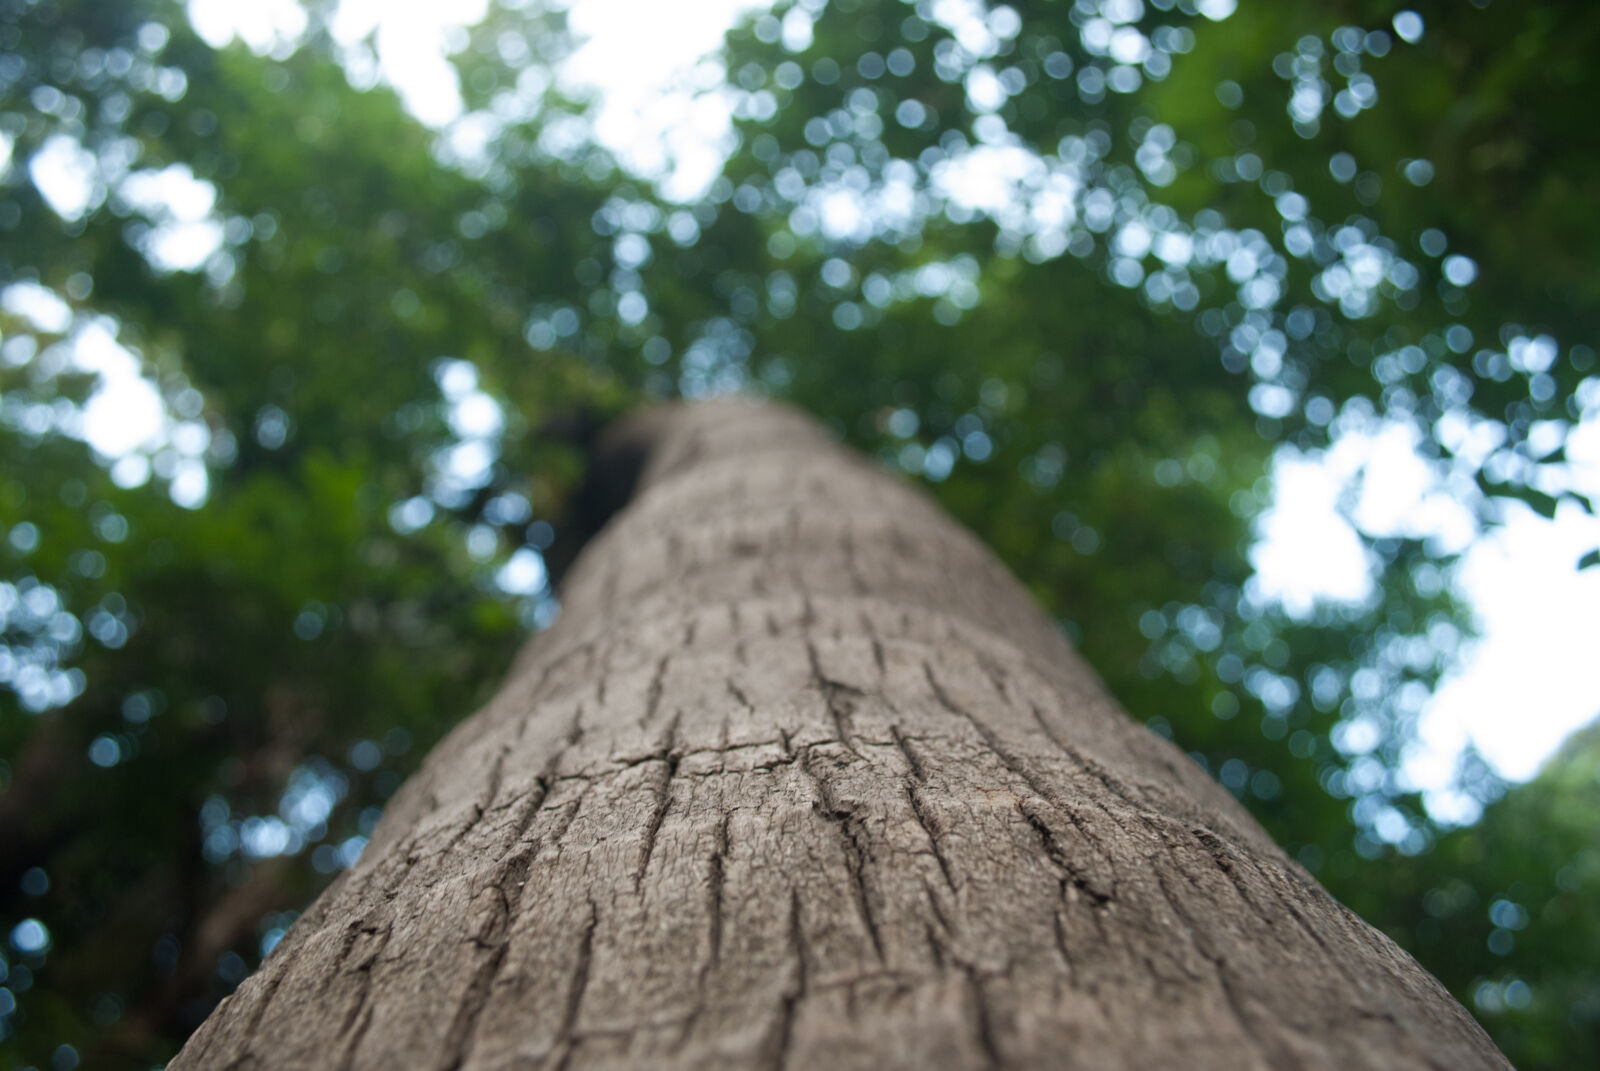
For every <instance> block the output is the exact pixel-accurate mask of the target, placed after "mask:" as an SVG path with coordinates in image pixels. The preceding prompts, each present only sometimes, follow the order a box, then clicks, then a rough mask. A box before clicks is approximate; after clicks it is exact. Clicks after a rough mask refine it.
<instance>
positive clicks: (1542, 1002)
mask: <svg viewBox="0 0 1600 1071" xmlns="http://www.w3.org/2000/svg"><path fill="white" fill-rule="evenodd" d="M1597 814H1600V727H1597V726H1590V727H1589V728H1588V729H1585V730H1582V731H1580V732H1578V733H1575V734H1574V735H1573V736H1572V737H1571V738H1570V739H1568V741H1567V742H1566V744H1565V745H1564V746H1563V747H1562V749H1561V751H1560V752H1559V753H1558V754H1557V755H1556V756H1555V757H1554V758H1552V759H1551V760H1550V762H1549V763H1548V764H1547V765H1546V766H1545V769H1544V770H1543V771H1542V772H1541V773H1540V774H1539V776H1538V777H1537V778H1535V779H1534V780H1533V781H1530V782H1529V783H1528V784H1526V785H1523V786H1521V787H1519V788H1517V789H1516V790H1515V791H1513V792H1510V793H1508V794H1507V795H1506V796H1505V797H1504V798H1502V799H1501V800H1499V801H1498V802H1496V803H1493V804H1491V805H1490V806H1489V807H1488V808H1487V809H1486V810H1485V811H1484V814H1483V818H1482V819H1481V820H1480V821H1479V822H1478V823H1477V824H1476V825H1473V826H1469V827H1467V828H1463V829H1456V830H1452V831H1450V832H1448V833H1446V834H1444V835H1443V836H1442V837H1440V838H1439V841H1438V843H1437V844H1436V845H1435V847H1434V850H1433V852H1432V853H1431V854H1429V855H1425V856H1419V857H1416V858H1412V859H1395V860H1392V861H1390V862H1389V863H1388V864H1387V865H1386V866H1385V867H1384V870H1383V874H1382V878H1381V880H1374V881H1371V882H1369V883H1368V884H1367V885H1365V886H1364V887H1362V888H1360V889H1358V890H1354V891H1352V893H1351V894H1349V900H1348V902H1349V903H1350V905H1351V906H1352V907H1354V908H1357V909H1358V910H1360V911H1361V912H1362V913H1364V914H1366V915H1367V916H1368V917H1369V918H1379V919H1382V920H1384V924H1385V926H1386V927H1387V929H1388V930H1389V932H1390V934H1391V935H1392V936H1393V937H1395V939H1396V940H1398V941H1400V942H1401V943H1402V944H1404V945H1405V946H1406V947H1408V948H1411V949H1414V950H1415V952H1416V954H1417V956H1418V957H1419V958H1420V959H1421V960H1422V961H1423V962H1424V963H1426V964H1427V965H1428V967H1429V969H1430V970H1432V971H1433V972H1434V974H1435V975H1437V976H1438V977H1439V978H1440V979H1441V980H1442V981H1443V982H1445V984H1447V985H1448V986H1449V987H1450V988H1451V990H1452V991H1453V992H1454V993H1455V995H1456V996H1457V997H1458V998H1459V999H1460V1000H1461V1002H1462V1003H1463V1004H1465V1005H1466V1006H1467V1007H1469V1008H1472V1009H1473V1010H1474V1011H1475V1012H1476V1013H1477V1014H1478V1016H1479V1017H1480V1018H1481V1019H1483V1021H1484V1023H1485V1024H1486V1025H1487V1026H1488V1027H1489V1028H1490V1030H1491V1032H1492V1033H1493V1034H1494V1036H1495V1039H1496V1040H1497V1041H1498V1042H1499V1043H1500V1046H1501V1047H1502V1048H1503V1049H1504V1050H1505V1051H1506V1052H1507V1053H1509V1054H1512V1055H1513V1056H1514V1057H1515V1058H1516V1060H1517V1065H1518V1066H1519V1067H1524V1068H1531V1067H1549V1068H1557V1067H1594V1066H1596V1065H1597V1064H1600V1034H1597V1033H1596V1031H1595V1028H1594V1024H1595V1022H1596V1020H1597V1019H1600V958H1597V957H1596V956H1595V949H1596V948H1600V919H1597V918H1596V915H1595V909H1594V905H1595V904H1596V903H1600V838H1597V837H1596V835H1595V816H1596V815H1597Z"/></svg>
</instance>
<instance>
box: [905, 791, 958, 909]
mask: <svg viewBox="0 0 1600 1071" xmlns="http://www.w3.org/2000/svg"><path fill="white" fill-rule="evenodd" d="M919 796H920V794H919V793H918V792H917V789H916V786H915V785H907V786H906V799H907V800H909V801H910V803H911V813H912V814H913V815H915V816H916V819H917V825H919V826H921V827H922V832H923V833H925V834H927V836H928V847H929V848H931V849H933V858H934V861H935V862H937V863H938V864H939V873H941V874H943V875H944V883H945V884H946V885H948V886H950V891H951V892H955V891H956V879H955V877H954V876H953V875H952V874H951V872H950V861H949V860H948V859H946V858H945V857H944V851H943V849H941V848H940V847H939V838H938V836H936V835H935V825H934V823H932V822H931V821H929V818H928V815H927V814H925V813H924V812H923V809H922V801H921V799H920V798H919Z"/></svg>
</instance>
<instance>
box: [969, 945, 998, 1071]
mask: <svg viewBox="0 0 1600 1071" xmlns="http://www.w3.org/2000/svg"><path fill="white" fill-rule="evenodd" d="M961 970H962V973H963V974H965V975H966V978H967V987H968V990H969V992H971V994H972V1012H973V1017H974V1019H975V1020H976V1022H975V1023H974V1024H973V1025H974V1031H973V1032H974V1034H975V1036H976V1039H977V1042H978V1049H979V1051H980V1052H982V1053H983V1057H984V1060H985V1062H987V1063H988V1065H989V1066H990V1067H1004V1066H1005V1058H1004V1057H1003V1056H1001V1055H1000V1046H999V1044H998V1043H997V1040H996V1037H995V1030H994V1017H993V1013H992V1012H991V1011H990V1010H989V999H988V997H987V996H986V995H985V994H984V992H983V979H982V978H981V977H980V976H979V975H978V969H977V968H976V967H973V966H970V965H968V964H965V963H963V964H961Z"/></svg>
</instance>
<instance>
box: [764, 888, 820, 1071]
mask: <svg viewBox="0 0 1600 1071" xmlns="http://www.w3.org/2000/svg"><path fill="white" fill-rule="evenodd" d="M789 947H790V948H791V949H792V950H793V951H794V962H795V970H794V986H793V988H792V989H789V990H788V991H786V992H785V993H784V994H783V1002H782V1004H781V1006H780V1007H779V1010H778V1024H777V1025H778V1029H777V1031H776V1033H775V1035H774V1038H773V1040H774V1041H775V1042H776V1044H775V1045H773V1046H772V1051H771V1052H769V1053H768V1054H766V1061H765V1062H766V1063H767V1064H768V1066H770V1067H772V1068H774V1069H776V1071H782V1068H783V1067H784V1066H785V1065H786V1064H787V1063H788V1062H789V1059H790V1057H791V1056H793V1055H794V1052H793V1049H794V1017H795V1009H796V1008H797V1007H798V1006H799V1004H800V1002H801V1001H803V1000H805V998H806V992H807V987H806V983H807V979H808V977H809V974H810V971H809V969H808V967H807V966H806V936H805V931H804V930H803V929H802V928H801V926H800V890H799V889H790V890H789Z"/></svg>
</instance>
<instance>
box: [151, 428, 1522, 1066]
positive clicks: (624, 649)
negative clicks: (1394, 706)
mask: <svg viewBox="0 0 1600 1071" xmlns="http://www.w3.org/2000/svg"><path fill="white" fill-rule="evenodd" d="M652 419H653V420H654V422H655V423H654V424H653V425H652V426H651V427H650V431H651V440H650V441H651V442H652V444H653V447H652V449H651V452H650V454H649V460H648V463H647V465H646V468H645V471H644V474H643V476H642V478H641V483H640V487H639V490H638V491H637V493H636V495H635V496H634V499H633V501H632V503H631V504H630V505H629V506H628V507H627V508H626V509H625V510H624V511H623V512H622V513H621V514H620V515H619V516H617V517H616V518H615V519H614V521H613V522H612V523H611V524H610V525H609V526H608V527H607V528H606V529H605V530H604V531H603V532H602V533H601V535H600V536H599V537H597V539H596V540H595V541H594V543H593V544H592V545H591V546H590V547H589V548H587V550H586V551H585V552H584V554H583V555H582V556H581V558H580V560H579V562H578V564H577V565H576V566H575V568H574V571H573V573H572V575H571V577H570V579H569V582H568V584H567V585H566V588H565V591H564V610H563V613H562V616H561V619H560V620H559V622H558V623H557V624H556V626H555V627H554V628H552V629H551V630H550V631H548V632H546V633H544V634H542V635H540V636H538V637H537V638H535V639H534V640H533V641H532V642H531V643H530V644H529V646H528V648H527V649H526V651H525V652H524V653H523V655H522V657H521V658H520V659H519V660H518V662H517V665H516V666H515V668H514V670H513V672H512V673H511V675H510V678H509V680H508V681H507V683H506V685H505V687H504V688H503V690H502V691H501V692H500V693H499V695H498V696H496V698H495V699H494V700H493V701H491V702H490V703H489V705H488V706H487V707H486V708H485V709H483V710H481V711H479V712H478V713H477V714H475V715H474V716H473V717H472V718H470V719H469V720H467V721H466V722H464V723H463V724H462V725H460V726H459V727H458V728H457V729H456V730H455V731H454V732H453V733H452V734H451V735H450V736H449V737H448V738H447V739H446V740H445V741H444V742H443V743H441V744H440V746H439V747H438V748H437V749H435V751H434V752H433V753H432V754H431V755H430V756H429V757H428V759H427V761H426V762H425V764H424V766H423V768H422V770H421V771H420V772H419V773H418V774H417V775H416V776H415V777H414V778H412V779H411V781H410V782H409V783H408V784H407V785H406V786H405V787H404V788H403V789H402V790H401V792H400V793H399V794H398V795H397V796H396V798H395V800H394V802H393V804H392V805H391V807H390V808H389V811H388V814H387V816H386V817H385V818H384V820H383V823H382V824H381V826H380V827H379V829H378V831H377V833H376V835H375V836H374V839H373V841H372V843H371V845H370V846H369V847H368V848H367V851H366V854H365V855H364V856H363V857H362V859H361V862H360V863H359V865H357V866H356V867H355V868H353V869H352V870H351V871H349V872H348V873H346V874H345V875H344V876H343V877H342V878H341V879H340V880H339V881H338V882H337V883H336V884H335V885H334V886H333V887H332V888H330V889H329V890H328V892H327V893H326V894H325V895H323V896H322V898H321V899H319V900H318V901H317V903H316V904H315V905H314V906H313V907H312V908H311V909H310V910H309V911H308V912H307V913H306V915H305V916H304V917H303V918H302V919H301V920H300V921H299V923H298V924H297V925H296V926H295V927H294V928H293V930H292V931H291V932H290V934H289V936H288V937H286V938H285V939H284V941H283V942H282V944H281V945H280V946H279V947H278V949H277V950H276V951H274V953H273V954H272V955H271V956H270V957H269V958H268V960H267V962H266V963H265V964H264V965H263V967H262V968H261V970H260V971H259V972H257V973H256V974H255V975H254V976H253V977H251V978H250V979H249V980H248V981H246V982H245V984H244V985H243V986H241V987H240V989H239V991H238V992H237V993H236V994H235V995H234V996H232V997H231V998H229V999H228V1000H227V1001H226V1002H225V1003H224V1004H223V1005H222V1006H221V1007H219V1008H218V1009H217V1011H216V1013H215V1014H214V1015H212V1016H211V1018H210V1019H209V1020H207V1022H206V1023H205V1025H204V1026H202V1027H201V1029H200V1030H199V1031H198V1032H197V1033H196V1035H195V1036H194V1037H193V1038H192V1039H191V1040H190V1042H189V1044H188V1045H187V1046H186V1047H185V1049H184V1050H183V1053H182V1054H181V1055H180V1056H179V1057H178V1059H177V1060H176V1061H175V1062H174V1063H173V1064H172V1065H171V1066H172V1067H173V1068H174V1069H190V1068H211V1067H229V1066H241V1067H242V1066H248V1067H262V1068H268V1067H270V1068H302V1067H306V1068H310V1067H351V1068H398V1067H405V1068H438V1069H456V1068H473V1069H486V1068H590V1067H594V1068H599V1067H630V1066H648V1067H683V1068H689V1067H696V1068H699V1067H740V1068H744V1067H754V1068H784V1067H826V1068H829V1069H830V1071H835V1069H845V1068H856V1067H860V1068H887V1067H930V1068H967V1067H971V1068H988V1067H1071V1068H1121V1067H1127V1068H1149V1067H1168V1066H1185V1067H1190V1068H1230V1069H1232V1068H1262V1067H1305V1068H1336V1067H1337V1068H1349V1067H1373V1068H1419V1067H1437V1068H1478V1067H1504V1066H1506V1064H1505V1061H1504V1059H1503V1058H1502V1057H1501V1056H1500V1054H1499V1053H1498V1052H1496V1050H1495V1049H1494V1047H1493V1045H1492V1044H1491V1043H1490V1041H1489V1040H1488V1038H1487V1036H1485V1034H1484V1033H1483V1032H1482V1030H1480V1029H1479V1028H1478V1026H1477V1025H1476V1024H1475V1023H1474V1022H1473V1021H1472V1019H1471V1018H1470V1017H1469V1016H1468V1015H1467V1013H1466V1012H1465V1011H1464V1010H1463V1009H1462V1008H1461V1007H1460V1006H1459V1005H1457V1004H1456V1003H1455V1002H1454V1001H1453V1000H1452V999H1451V998H1450V997H1449V996H1448V994H1446V992H1445V991H1444V990H1443V989H1442V988H1441V987H1440V986H1439V984H1438V983H1437V982H1436V981H1434V979H1433V978H1431V977H1430V976H1429V975H1428V974H1427V973H1426V972H1424V971H1423V970H1422V969H1421V968H1419V967H1418V966H1417V965H1416V963H1414V962H1413V961H1412V960H1411V959H1410V958H1409V957H1407V956H1406V955H1405V954H1404V953H1403V952H1401V951H1400V950H1399V949H1398V948H1397V947H1396V946H1395V945H1394V944H1392V943H1391V942H1390V941H1389V940H1388V939H1386V938H1384V937H1383V936H1382V935H1380V934H1378V933H1377V932H1375V931H1374V930H1372V929H1371V928H1370V927H1368V926H1366V925H1365V924H1364V923H1362V922H1361V921H1360V920H1359V919H1357V918H1356V917H1355V916H1354V915H1352V914H1351V913H1350V912H1349V911H1347V910H1346V909H1344V908H1343V907H1341V906H1340V905H1339V904H1337V903H1335V902H1334V901H1333V900H1332V899H1330V898H1329V897H1328V895H1327V894H1326V893H1325V892H1323V890H1322V889H1321V888H1320V887H1319V886H1318V885H1317V884H1316V883H1315V882H1314V881H1313V880H1312V879H1311V877H1310V876H1309V875H1307V874H1306V873H1305V872H1304V871H1303V870H1302V869H1301V868H1300V867H1298V866H1297V865H1296V864H1295V863H1293V862H1292V861H1290V860H1289V859H1288V858H1287V857H1286V856H1285V855H1284V854H1283V853H1282V852H1281V851H1280V850H1279V849H1278V848H1277V847H1276V846H1275V845H1273V844H1272V842H1271V841H1270V840H1269V839H1268V838H1267V836H1266V835H1265V833H1264V832H1263V831H1262V830H1261V829H1260V827H1259V826H1257V825H1256V824H1255V822H1254V821H1253V820H1252V819H1251V818H1250V817H1249V816H1248V815H1247V814H1246V813H1245V811H1244V810H1243V809H1242V808H1241V807H1240V806H1239V805H1238V804H1237V803H1236V802H1235V801H1234V799H1233V798H1232V797H1231V796H1229V795H1228V794H1227V793H1226V792H1225V791H1223V790H1222V789H1221V788H1219V787H1218V786H1217V785H1216V784H1215V783H1213V782H1212V781H1211V780H1210V779H1208V778H1207V777H1206V776H1205V775H1204V774H1203V773H1202V772H1201V771H1200V770H1199V769H1198V768H1197V767H1196V766H1195V765H1194V764H1193V763H1191V762H1190V761H1189V760H1188V759H1187V758H1185V757H1184V756H1183V755H1182V754H1181V753H1180V752H1179V751H1178V750H1177V749H1175V748H1174V747H1172V746H1171V745H1170V744H1168V743H1167V742H1166V741H1164V740H1161V739H1159V738H1157V737H1155V736H1153V735H1151V734H1150V733H1148V732H1146V731H1145V730H1144V729H1143V728H1141V727H1139V726H1137V725H1135V724H1133V723H1132V722H1131V721H1130V720H1129V719H1128V718H1127V717H1126V716H1125V715H1124V714H1122V713H1121V712H1120V711H1119V710H1118V708H1117V706H1116V704H1115V703H1114V702H1113V701H1112V700H1111V699H1110V698H1109V697H1108V696H1107V695H1106V693H1105V691H1104V690H1103V688H1102V687H1101V686H1100V684H1099V683H1098V682H1097V681H1096V679H1095V677H1094V675H1093V674H1092V672H1091V671H1090V670H1089V669H1088V668H1087V667H1086V666H1085V665H1084V664H1083V663H1082V661H1081V660H1080V659H1079V658H1078V657H1077V656H1076V655H1075V654H1074V653H1073V652H1072V650H1071V649H1070V648H1069V647H1068V646H1067V644H1066V643H1065V642H1064V641H1063V640H1062V639H1061V637H1060V635H1059V634H1058V632H1057V630H1056V629H1055V628H1054V627H1053V626H1052V624H1051V623H1050V621H1049V620H1048V619H1047V618H1046V617H1045V616H1044V615H1043V614H1042V613H1040V612H1039V610H1038V609H1037V608H1036V607H1035V606H1034V605H1033V604H1032V602H1031V601H1030V600H1029V598H1028V596H1027V595H1026V593H1025V592H1024V591H1023V590H1022V588H1021V587H1020V586H1019V585H1018V584H1017V583H1016V581H1014V580H1013V579H1012V578H1011V577H1010V576H1009V575H1008V574H1006V572H1005V571H1004V569H1003V568H1002V567H1001V566H1000V565H999V564H998V563H997V562H996V561H995V559H994V558H993V557H992V556H991V555H990V554H989V552H988V551H987V550H985V549H984V547H982V546H981V545H980V544H979V543H978V542H977V541H976V540H975V539H974V538H973V537H972V536H971V535H970V534H969V533H967V532H965V531H964V530H962V529H960V528H959V527H958V526H956V525H955V524H954V523H952V522H951V521H950V520H949V519H948V518H947V517H945V516H944V515H943V514H941V513H940V512H939V510H938V509H937V508H936V507H935V506H934V505H933V504H932V503H930V502H929V501H928V500H927V499H926V498H925V497H924V496H923V495H922V494H920V493H919V492H917V491H915V490H914V489H912V488H910V487H908V486H906V485H905V484H903V483H901V482H899V481H897V480H895V479H894V478H892V477H890V476H888V475H886V474H884V473H882V472H880V471H878V470H877V469H875V468H874V467H872V466H871V465H869V464H868V463H866V462H865V461H863V460H862V459H860V458H858V457H856V456H854V455H852V454H850V453H848V452H846V451H844V450H842V449H840V448H839V447H837V446H835V445H833V444H831V443H829V442H828V441H827V440H826V439H825V437H824V436H823V435H822V434H821V433H820V432H819V431H817V430H816V429H815V428H814V427H813V426H812V425H811V424H810V423H809V422H808V421H806V420H805V419H803V418H801V417H800V416H798V415H796V414H794V413H792V412H790V411H787V410H783V409H779V408H776V407H762V406H755V405H751V404H747V403H736V402H724V403H718V404H712V405H705V406H701V407H698V408H693V409H680V410H673V411H669V412H667V413H665V414H661V413H658V414H656V415H655V416H654V417H653V418H652Z"/></svg>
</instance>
